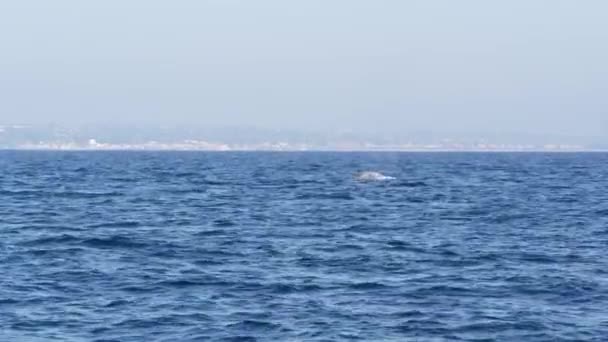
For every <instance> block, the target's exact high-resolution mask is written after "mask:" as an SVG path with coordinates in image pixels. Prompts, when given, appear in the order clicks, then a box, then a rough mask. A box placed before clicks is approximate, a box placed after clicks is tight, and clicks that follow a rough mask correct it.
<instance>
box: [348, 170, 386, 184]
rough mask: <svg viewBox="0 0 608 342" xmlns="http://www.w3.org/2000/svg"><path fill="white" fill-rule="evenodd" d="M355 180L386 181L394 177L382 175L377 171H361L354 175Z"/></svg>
mask: <svg viewBox="0 0 608 342" xmlns="http://www.w3.org/2000/svg"><path fill="white" fill-rule="evenodd" d="M355 179H357V180H358V181H362V182H373V181H386V180H392V179H395V177H391V176H386V175H383V174H382V173H380V172H377V171H363V172H359V173H358V174H356V175H355Z"/></svg>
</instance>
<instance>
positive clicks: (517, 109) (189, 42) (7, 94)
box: [0, 0, 608, 137]
mask: <svg viewBox="0 0 608 342" xmlns="http://www.w3.org/2000/svg"><path fill="white" fill-rule="evenodd" d="M605 13H608V3H606V2H603V1H599V0H589V1H584V2H573V1H566V0H555V1H549V0H538V1H534V2H529V1H523V0H516V1H510V2H505V3H494V2H484V1H481V0H468V1H462V2H453V1H447V0H442V1H441V0H427V1H396V0H394V1H389V0H387V1H374V2H372V1H359V0H354V1H352V0H351V1H346V0H338V1H332V2H324V1H320V0H311V1H306V2H304V1H301V2H284V1H278V0H272V1H271V0H262V1H257V2H246V1H236V0H223V1H219V0H213V1H194V0H184V1H180V2H179V3H175V2H173V3H169V2H163V1H158V0H153V1H143V0H133V1H129V2H120V1H117V0H109V1H105V2H99V3H84V2H79V1H75V0H58V1H53V2H43V1H33V0H24V1H19V2H6V3H3V4H2V5H0V44H2V54H1V55H0V75H2V77H0V124H4V123H23V124H47V123H50V122H54V123H59V124H74V125H83V124H99V123H116V124H134V123H141V124H147V125H212V126H213V125H216V126H233V125H236V126H255V127H262V128H266V129H282V130H305V131H321V130H332V129H342V130H353V131H360V132H376V133H382V132H395V131H409V132H411V131H445V132H450V131H451V132H487V133H488V134H495V133H496V134H498V133H525V134H535V135H567V136H581V137H585V136H588V137H590V136H593V137H602V136H607V135H608V113H607V108H608V97H606V96H605V94H606V90H607V88H608V87H607V86H606V79H608V63H607V62H606V61H607V60H608V46H607V45H606V44H604V43H605V42H606V41H608V22H606V21H605V20H604V19H605V18H604V17H605Z"/></svg>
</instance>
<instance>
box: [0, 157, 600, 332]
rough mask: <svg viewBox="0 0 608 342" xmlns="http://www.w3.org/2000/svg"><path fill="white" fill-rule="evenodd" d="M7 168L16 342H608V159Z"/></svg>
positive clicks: (33, 164)
mask: <svg viewBox="0 0 608 342" xmlns="http://www.w3.org/2000/svg"><path fill="white" fill-rule="evenodd" d="M361 170H375V171H381V172H383V173H384V174H387V175H390V176H394V177H396V179H395V180H388V181H381V182H359V181H357V180H355V179H354V178H353V174H354V173H355V172H357V171H361ZM0 171H1V173H0V276H1V277H0V340H2V341H350V340H363V341H494V340H496V341H606V340H607V339H608V255H607V254H608V155H607V154H441V153H438V154H415V153H413V154H406V153H402V154H398V153H370V154H361V153H360V154H357V153H134V152H116V153H110V152H99V153H58V152H10V151H5V152H0Z"/></svg>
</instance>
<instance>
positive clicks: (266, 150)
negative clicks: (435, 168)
mask: <svg viewBox="0 0 608 342" xmlns="http://www.w3.org/2000/svg"><path fill="white" fill-rule="evenodd" d="M0 151H13V152H203V153H208V152H210V153H231V152H238V153H248V152H252V153H259V152H268V153H318V152H328V153H608V149H580V150H574V149H573V150H566V149H563V150H559V149H553V150H552V149H530V150H481V149H462V150H455V149H411V150H406V149H306V150H297V149H285V150H279V149H277V150H273V149H229V150H213V149H208V150H205V149H177V148H176V149H171V148H166V149H163V148H159V149H154V148H142V149H137V148H109V149H101V148H69V149H68V148H66V149H62V148H6V147H0Z"/></svg>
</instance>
